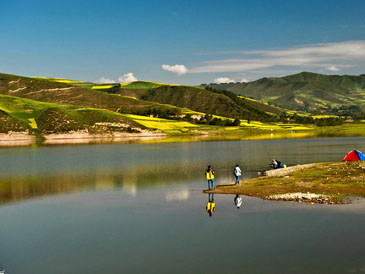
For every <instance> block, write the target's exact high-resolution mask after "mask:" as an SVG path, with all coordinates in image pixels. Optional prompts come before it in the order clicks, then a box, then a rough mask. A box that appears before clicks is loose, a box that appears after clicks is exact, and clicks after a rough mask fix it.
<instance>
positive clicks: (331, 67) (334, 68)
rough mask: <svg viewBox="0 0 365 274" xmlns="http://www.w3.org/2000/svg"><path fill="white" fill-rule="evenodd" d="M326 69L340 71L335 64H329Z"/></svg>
mask: <svg viewBox="0 0 365 274" xmlns="http://www.w3.org/2000/svg"><path fill="white" fill-rule="evenodd" d="M326 70H329V71H333V72H337V71H340V69H339V68H338V67H336V66H329V67H327V68H326Z"/></svg>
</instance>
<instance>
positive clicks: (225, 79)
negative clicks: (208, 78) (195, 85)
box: [214, 77, 236, 84]
mask: <svg viewBox="0 0 365 274" xmlns="http://www.w3.org/2000/svg"><path fill="white" fill-rule="evenodd" d="M234 82H236V81H235V80H233V79H230V78H228V77H219V78H216V79H214V83H217V84H227V83H234Z"/></svg>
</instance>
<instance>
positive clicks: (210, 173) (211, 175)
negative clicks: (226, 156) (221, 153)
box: [205, 165, 215, 190]
mask: <svg viewBox="0 0 365 274" xmlns="http://www.w3.org/2000/svg"><path fill="white" fill-rule="evenodd" d="M214 174H215V172H214V170H213V169H212V167H211V166H210V165H209V166H208V169H207V170H206V171H205V176H206V177H207V180H208V189H209V190H211V189H214Z"/></svg>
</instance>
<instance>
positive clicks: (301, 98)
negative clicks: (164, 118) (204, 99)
mask: <svg viewBox="0 0 365 274" xmlns="http://www.w3.org/2000/svg"><path fill="white" fill-rule="evenodd" d="M212 86H213V87H214V88H219V89H227V90H230V91H232V92H234V93H236V94H241V95H243V96H247V97H253V98H255V99H258V100H262V101H264V102H272V103H274V104H276V105H279V106H281V107H284V108H289V109H293V110H304V111H309V112H314V111H317V110H326V109H327V108H328V107H332V108H333V107H338V106H340V105H347V106H348V105H353V104H364V103H365V75H360V76H349V75H344V76H338V75H322V74H316V73H309V72H302V73H299V74H295V75H290V76H286V77H282V78H262V79H259V80H257V81H253V82H250V83H231V84H221V85H215V84H214V85H212Z"/></svg>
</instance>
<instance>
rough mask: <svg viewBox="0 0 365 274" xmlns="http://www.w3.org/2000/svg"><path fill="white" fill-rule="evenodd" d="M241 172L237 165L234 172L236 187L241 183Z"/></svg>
mask: <svg viewBox="0 0 365 274" xmlns="http://www.w3.org/2000/svg"><path fill="white" fill-rule="evenodd" d="M241 172H242V171H241V169H240V167H239V166H238V164H237V165H236V167H235V168H234V170H233V174H234V177H236V185H238V184H239V183H240V176H241Z"/></svg>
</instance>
